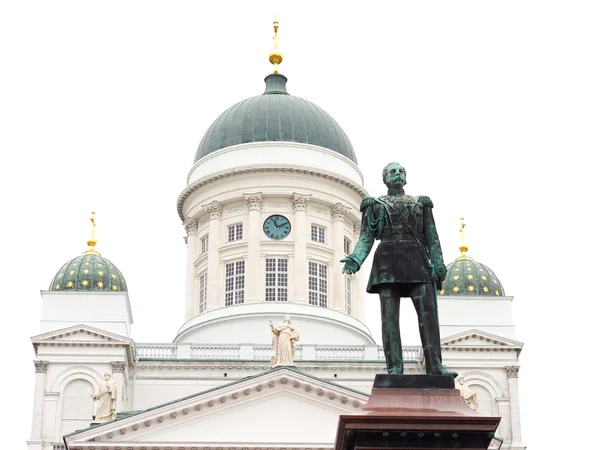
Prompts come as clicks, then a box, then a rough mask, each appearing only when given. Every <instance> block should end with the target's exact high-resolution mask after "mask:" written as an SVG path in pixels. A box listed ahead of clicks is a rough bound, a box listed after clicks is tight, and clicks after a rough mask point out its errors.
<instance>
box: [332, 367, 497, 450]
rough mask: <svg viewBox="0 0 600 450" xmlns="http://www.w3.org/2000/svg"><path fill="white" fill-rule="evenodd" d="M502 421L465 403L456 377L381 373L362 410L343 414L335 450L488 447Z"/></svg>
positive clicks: (423, 449) (484, 448)
mask: <svg viewBox="0 0 600 450" xmlns="http://www.w3.org/2000/svg"><path fill="white" fill-rule="evenodd" d="M499 424H500V417H488V416H484V415H482V414H480V413H478V412H476V411H473V410H472V409H471V408H470V407H469V406H468V405H467V404H466V402H465V401H464V399H463V398H462V396H461V395H460V392H459V391H458V390H457V389H455V388H454V377H452V376H438V375H377V376H376V377H375V382H374V384H373V392H372V394H371V397H370V398H369V400H368V402H367V403H366V405H365V406H364V407H363V408H362V409H361V410H360V412H359V413H357V414H351V415H342V416H340V420H339V424H338V430H337V437H336V442H335V450H376V449H384V448H385V449H387V450H401V449H402V450H410V449H420V450H433V449H435V450H450V449H452V450H456V449H474V450H475V449H476V450H486V449H487V448H488V446H489V445H490V442H491V440H492V438H493V437H494V433H495V431H496V428H498V425H499Z"/></svg>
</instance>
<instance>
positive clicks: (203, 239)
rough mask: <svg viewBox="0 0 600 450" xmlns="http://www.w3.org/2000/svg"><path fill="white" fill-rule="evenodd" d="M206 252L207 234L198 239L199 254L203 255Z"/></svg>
mask: <svg viewBox="0 0 600 450" xmlns="http://www.w3.org/2000/svg"><path fill="white" fill-rule="evenodd" d="M207 251H208V234H205V235H204V236H202V237H201V238H200V254H201V255H203V254H204V253H206V252H207Z"/></svg>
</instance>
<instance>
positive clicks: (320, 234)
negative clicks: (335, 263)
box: [310, 225, 325, 244]
mask: <svg viewBox="0 0 600 450" xmlns="http://www.w3.org/2000/svg"><path fill="white" fill-rule="evenodd" d="M310 238H311V239H312V240H313V241H315V242H321V243H323V244H324V243H325V227H320V226H318V225H311V226H310Z"/></svg>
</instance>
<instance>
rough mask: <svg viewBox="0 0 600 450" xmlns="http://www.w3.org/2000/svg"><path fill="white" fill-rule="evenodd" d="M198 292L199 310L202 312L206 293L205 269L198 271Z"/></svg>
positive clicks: (206, 277)
mask: <svg viewBox="0 0 600 450" xmlns="http://www.w3.org/2000/svg"><path fill="white" fill-rule="evenodd" d="M198 293H199V307H198V311H199V312H204V310H205V309H206V294H207V293H208V273H207V272H206V270H205V271H204V272H200V276H199V277H198Z"/></svg>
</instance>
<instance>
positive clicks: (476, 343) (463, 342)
mask: <svg viewBox="0 0 600 450" xmlns="http://www.w3.org/2000/svg"><path fill="white" fill-rule="evenodd" d="M441 344H442V347H443V348H460V347H462V348H473V347H487V348H489V347H498V348H506V349H518V350H520V349H522V348H523V345H524V344H523V343H522V342H519V341H515V340H513V339H508V338H505V337H502V336H498V335H496V334H492V333H488V332H485V331H481V330H477V329H472V330H468V331H463V332H461V333H457V334H454V335H452V336H448V337H445V338H443V339H442V341H441Z"/></svg>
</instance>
